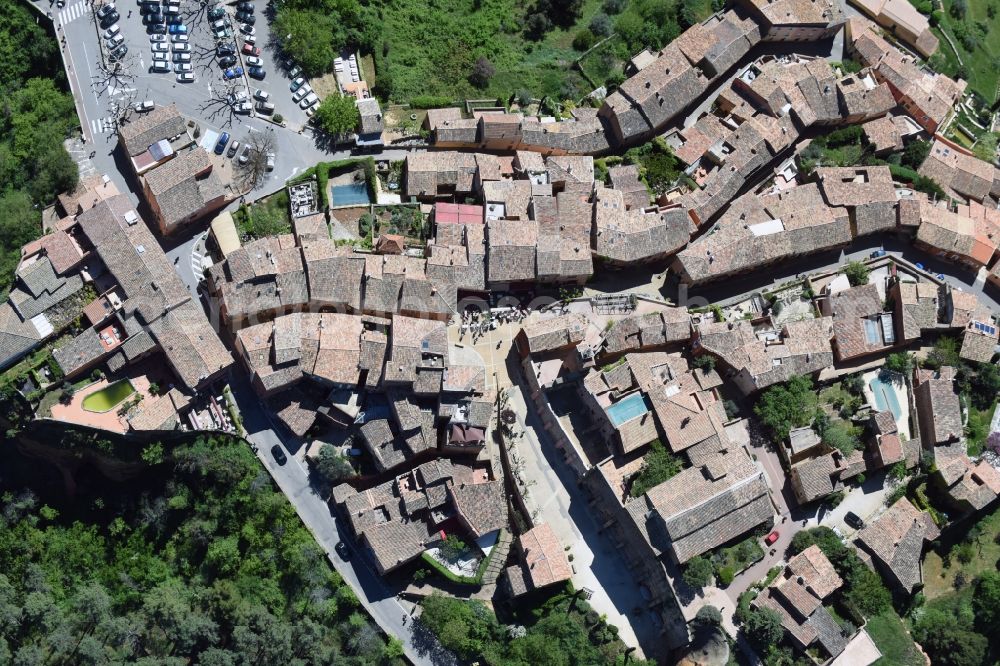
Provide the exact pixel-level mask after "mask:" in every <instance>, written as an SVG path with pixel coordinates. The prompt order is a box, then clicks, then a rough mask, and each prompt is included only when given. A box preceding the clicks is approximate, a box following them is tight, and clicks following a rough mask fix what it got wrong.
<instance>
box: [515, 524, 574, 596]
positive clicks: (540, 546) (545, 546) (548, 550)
mask: <svg viewBox="0 0 1000 666" xmlns="http://www.w3.org/2000/svg"><path fill="white" fill-rule="evenodd" d="M518 546H519V548H520V550H521V553H522V555H523V557H524V564H525V568H526V569H527V571H528V576H529V578H530V581H531V585H532V587H534V588H540V587H545V586H547V585H552V584H553V583H559V582H562V581H564V580H569V578H570V576H571V575H572V573H573V572H572V571H571V570H570V566H569V560H567V559H566V552H565V551H564V550H563V547H562V544H561V543H559V539H558V538H556V535H555V532H553V531H552V528H551V527H549V526H548V525H547V524H545V523H542V524H540V525H538V526H537V527H534V528H532V529H530V530H528V531H527V532H525V533H524V534H522V535H521V536H519V537H518Z"/></svg>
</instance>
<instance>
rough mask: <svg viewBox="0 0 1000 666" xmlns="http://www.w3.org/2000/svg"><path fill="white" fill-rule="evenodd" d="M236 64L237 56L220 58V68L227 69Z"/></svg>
mask: <svg viewBox="0 0 1000 666" xmlns="http://www.w3.org/2000/svg"><path fill="white" fill-rule="evenodd" d="M235 64H236V56H234V55H224V56H222V57H221V58H219V67H221V68H223V69H225V68H227V67H232V66H233V65H235Z"/></svg>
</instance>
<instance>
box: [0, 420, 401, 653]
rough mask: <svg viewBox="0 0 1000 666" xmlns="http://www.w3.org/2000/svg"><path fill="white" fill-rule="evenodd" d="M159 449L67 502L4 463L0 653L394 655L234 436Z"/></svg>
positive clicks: (0, 519) (0, 526)
mask: <svg viewBox="0 0 1000 666" xmlns="http://www.w3.org/2000/svg"><path fill="white" fill-rule="evenodd" d="M163 448H164V449H169V450H167V451H165V452H164V456H163V457H164V460H165V462H164V463H163V464H161V465H157V466H155V467H151V468H150V470H149V471H148V472H147V473H146V474H145V475H144V476H143V477H142V478H141V479H137V480H136V481H134V482H131V483H125V484H116V483H112V482H109V481H107V480H102V481H101V482H100V483H97V484H93V483H91V484H87V485H86V486H81V488H80V491H79V495H78V496H77V497H75V498H74V499H73V500H63V499H62V498H61V497H59V496H55V497H52V498H45V500H44V503H43V500H42V498H40V497H38V496H36V495H35V493H34V492H33V491H32V490H30V489H21V488H17V487H14V486H12V485H11V481H12V477H7V476H6V475H5V476H4V478H3V480H2V482H3V483H5V485H4V486H3V487H2V488H0V489H2V491H3V504H4V510H3V512H2V515H0V618H3V620H2V621H0V663H9V660H8V659H7V658H6V657H5V656H4V654H9V655H13V657H12V659H13V661H14V662H15V663H20V664H31V663H36V661H35V660H34V655H43V657H44V660H45V661H48V662H49V663H65V664H104V663H157V664H174V663H178V664H180V663H198V664H220V665H223V664H241V663H254V664H267V665H270V664H273V665H274V666H279V665H285V664H300V665H302V666H305V665H307V664H317V665H318V664H330V663H338V664H347V665H358V666H360V665H361V664H376V663H380V664H401V663H402V662H400V661H399V659H398V657H396V656H392V655H393V654H394V653H393V651H392V649H391V648H390V646H389V645H388V644H387V642H386V640H385V639H384V638H383V637H382V635H381V634H380V632H379V631H378V629H377V627H375V625H374V624H373V623H372V622H371V620H370V619H369V618H368V617H367V616H365V615H364V614H363V611H361V610H360V609H359V605H358V601H357V598H356V597H355V596H354V594H353V592H352V591H351V589H350V588H349V587H347V586H346V585H345V584H344V583H343V582H342V581H341V579H340V577H339V575H338V574H337V573H336V572H334V571H333V569H332V568H331V567H330V564H329V562H328V560H327V558H326V557H325V555H324V553H323V551H322V550H320V548H319V547H318V546H317V545H316V542H315V541H314V540H313V538H312V536H311V535H310V534H309V532H308V531H307V530H306V529H305V527H304V526H303V525H302V523H301V522H300V521H299V519H298V516H296V514H295V511H294V510H293V509H292V507H291V505H290V504H289V503H288V501H287V500H286V499H285V497H284V496H283V495H282V494H281V493H280V492H279V491H277V490H276V489H275V488H274V486H273V484H272V482H271V479H270V478H269V476H268V474H267V472H266V471H264V469H263V468H262V467H261V466H260V463H259V461H258V460H257V459H256V457H255V456H254V455H253V453H252V452H251V451H250V449H249V447H248V446H247V445H246V444H245V443H243V442H240V441H239V440H235V439H229V438H198V439H196V440H194V441H193V442H190V443H187V444H180V445H176V446H174V445H170V446H167V445H164V447H163ZM4 462H5V463H6V462H7V461H4ZM34 464H36V465H37V464H39V463H37V462H35V463H34ZM396 649H397V650H398V647H397V648H396ZM4 650H6V651H7V652H6V653H4Z"/></svg>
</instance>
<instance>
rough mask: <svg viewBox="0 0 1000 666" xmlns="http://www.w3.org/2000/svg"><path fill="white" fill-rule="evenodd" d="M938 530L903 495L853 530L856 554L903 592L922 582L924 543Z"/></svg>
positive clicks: (926, 516)
mask: <svg viewBox="0 0 1000 666" xmlns="http://www.w3.org/2000/svg"><path fill="white" fill-rule="evenodd" d="M940 533H941V531H940V530H939V529H938V528H937V525H935V524H934V520H933V519H932V518H931V515H930V514H929V513H927V512H926V511H919V510H917V508H916V507H915V506H913V504H911V503H910V501H909V500H908V499H906V498H905V497H903V498H901V499H900V500H898V501H897V502H896V503H895V504H893V505H892V506H891V507H889V509H888V510H887V511H886V512H885V513H883V514H882V515H881V516H879V517H878V518H876V519H875V520H873V521H872V522H871V523H870V524H868V525H866V526H865V528H864V529H863V530H861V531H860V532H858V533H857V535H856V536H855V538H854V543H855V545H856V546H857V548H858V555H859V556H861V559H862V560H864V561H866V563H868V564H869V565H871V566H874V567H875V568H876V569H877V570H878V571H879V573H881V574H882V577H883V578H884V579H885V580H887V581H889V583H890V584H891V586H892V587H893V588H894V589H898V590H900V591H902V592H903V593H905V594H912V593H913V591H914V590H915V589H916V588H917V587H918V586H919V585H922V584H923V574H922V571H921V566H920V559H921V556H922V555H923V549H924V545H925V543H926V542H930V541H934V540H935V539H937V538H938V535H939V534H940Z"/></svg>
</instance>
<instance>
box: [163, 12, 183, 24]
mask: <svg viewBox="0 0 1000 666" xmlns="http://www.w3.org/2000/svg"><path fill="white" fill-rule="evenodd" d="M181 23H184V17H183V16H180V15H178V14H167V25H180V24H181Z"/></svg>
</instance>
